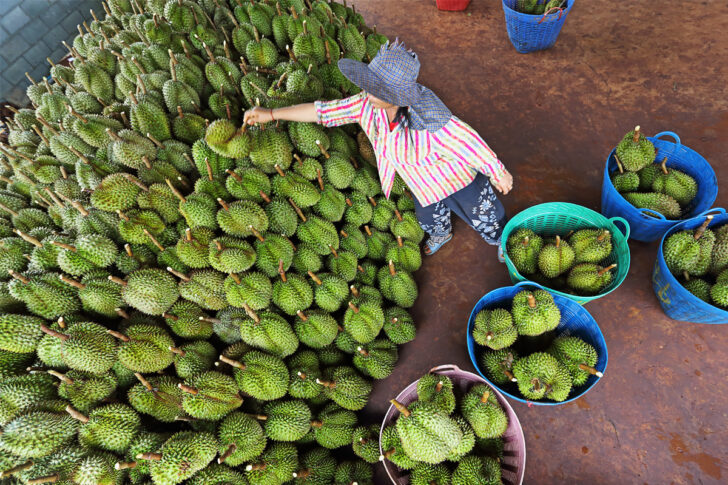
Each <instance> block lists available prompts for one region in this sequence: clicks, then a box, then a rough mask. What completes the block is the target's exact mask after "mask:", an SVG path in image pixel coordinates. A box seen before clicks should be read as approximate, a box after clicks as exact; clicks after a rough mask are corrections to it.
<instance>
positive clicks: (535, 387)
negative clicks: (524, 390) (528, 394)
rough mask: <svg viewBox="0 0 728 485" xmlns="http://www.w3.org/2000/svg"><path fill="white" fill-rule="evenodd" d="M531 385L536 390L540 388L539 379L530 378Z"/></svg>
mask: <svg viewBox="0 0 728 485" xmlns="http://www.w3.org/2000/svg"><path fill="white" fill-rule="evenodd" d="M531 385H532V386H533V388H534V389H535V390H536V391H540V390H541V381H540V380H538V379H531Z"/></svg>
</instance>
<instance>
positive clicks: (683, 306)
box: [652, 209, 728, 324]
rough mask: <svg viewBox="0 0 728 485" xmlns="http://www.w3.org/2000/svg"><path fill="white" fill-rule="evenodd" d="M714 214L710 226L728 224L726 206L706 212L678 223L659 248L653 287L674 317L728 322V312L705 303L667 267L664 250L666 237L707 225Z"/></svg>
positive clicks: (653, 274) (685, 319) (663, 239)
mask: <svg viewBox="0 0 728 485" xmlns="http://www.w3.org/2000/svg"><path fill="white" fill-rule="evenodd" d="M710 214H713V220H712V221H710V224H708V227H712V228H715V227H717V226H722V225H724V224H728V214H726V212H725V209H712V210H708V211H705V212H704V213H702V214H700V215H699V216H698V217H695V218H693V219H690V220H688V221H685V222H681V223H678V224H677V225H675V226H673V227H672V228H671V229H669V230H668V231H667V232H666V233H665V235H664V236H663V237H662V241H661V242H660V248H659V249H658V250H657V260H656V261H655V269H654V270H653V271H652V289H653V290H654V291H655V295H656V296H657V299H658V300H659V301H660V305H661V306H662V310H663V311H664V312H665V315H667V316H668V317H670V318H672V319H673V320H680V321H683V322H693V323H712V324H723V323H728V311H726V310H723V309H721V308H718V307H716V306H713V305H711V304H710V303H707V302H704V301H703V300H701V299H700V298H698V297H697V296H695V295H693V294H692V293H690V292H689V291H688V290H686V289H685V287H684V286H683V285H682V284H681V283H680V282H679V281H678V280H677V278H675V276H674V275H673V274H672V273H671V272H670V270H669V269H668V268H667V264H665V255H664V254H663V252H662V246H663V245H664V244H665V239H667V238H668V237H669V236H670V235H672V234H675V233H676V232H679V231H684V230H687V229H697V228H698V227H700V226H701V225H703V223H704V222H705V218H706V216H708V215H710Z"/></svg>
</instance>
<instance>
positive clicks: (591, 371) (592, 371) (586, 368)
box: [579, 364, 604, 377]
mask: <svg viewBox="0 0 728 485" xmlns="http://www.w3.org/2000/svg"><path fill="white" fill-rule="evenodd" d="M579 369H581V370H583V371H584V372H588V373H589V374H591V375H593V376H597V377H602V376H604V374H603V373H601V372H599V371H598V370H596V369H595V368H594V367H591V366H588V365H586V364H579Z"/></svg>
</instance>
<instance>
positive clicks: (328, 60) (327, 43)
mask: <svg viewBox="0 0 728 485" xmlns="http://www.w3.org/2000/svg"><path fill="white" fill-rule="evenodd" d="M324 48H325V49H326V64H331V48H330V47H329V41H328V39H324Z"/></svg>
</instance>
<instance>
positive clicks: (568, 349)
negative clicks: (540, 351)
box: [547, 336, 602, 387]
mask: <svg viewBox="0 0 728 485" xmlns="http://www.w3.org/2000/svg"><path fill="white" fill-rule="evenodd" d="M547 352H548V353H549V354H551V355H553V356H554V357H556V359H557V360H558V361H559V362H560V363H561V364H562V365H564V366H565V367H566V369H567V370H568V371H569V373H570V374H571V379H572V383H573V385H574V386H575V387H577V386H582V385H584V384H586V381H587V379H588V378H589V376H590V375H595V376H597V377H602V373H601V372H599V371H598V370H596V369H595V368H594V366H595V365H597V358H598V356H597V351H596V350H595V349H594V347H592V346H591V345H589V344H588V343H586V342H584V341H583V340H582V339H580V338H579V337H573V336H572V337H558V338H556V339H554V341H553V342H552V343H551V346H550V347H549V348H548V350H547Z"/></svg>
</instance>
